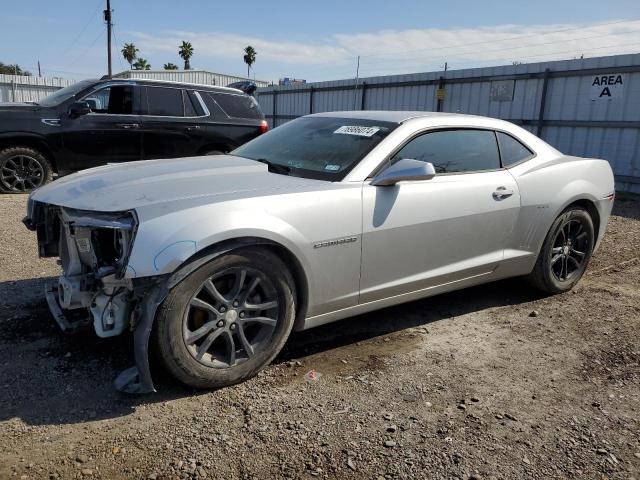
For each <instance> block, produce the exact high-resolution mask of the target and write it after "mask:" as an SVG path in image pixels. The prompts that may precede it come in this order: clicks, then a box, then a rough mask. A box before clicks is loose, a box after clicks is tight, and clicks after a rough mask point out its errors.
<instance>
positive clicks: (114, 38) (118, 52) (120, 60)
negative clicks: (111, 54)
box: [111, 24, 126, 70]
mask: <svg viewBox="0 0 640 480" xmlns="http://www.w3.org/2000/svg"><path fill="white" fill-rule="evenodd" d="M111 31H112V32H113V41H114V42H115V44H116V50H118V45H119V42H118V39H117V38H116V26H115V24H113V25H112V30H111ZM119 54H120V51H117V52H116V56H117V57H118V64H120V68H121V69H122V70H126V69H125V68H124V64H123V63H122V56H121V55H119Z"/></svg>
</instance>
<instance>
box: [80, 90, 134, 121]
mask: <svg viewBox="0 0 640 480" xmlns="http://www.w3.org/2000/svg"><path fill="white" fill-rule="evenodd" d="M84 101H85V102H87V103H88V104H89V106H90V107H91V111H92V112H94V113H110V114H114V115H118V114H119V115H130V114H132V113H133V87H132V86H130V85H123V86H113V87H107V88H103V89H101V90H98V91H96V92H93V93H90V94H89V95H88V96H86V97H85V98H84Z"/></svg>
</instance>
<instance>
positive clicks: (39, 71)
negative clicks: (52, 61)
mask: <svg viewBox="0 0 640 480" xmlns="http://www.w3.org/2000/svg"><path fill="white" fill-rule="evenodd" d="M38 76H39V77H41V76H42V70H40V60H38Z"/></svg>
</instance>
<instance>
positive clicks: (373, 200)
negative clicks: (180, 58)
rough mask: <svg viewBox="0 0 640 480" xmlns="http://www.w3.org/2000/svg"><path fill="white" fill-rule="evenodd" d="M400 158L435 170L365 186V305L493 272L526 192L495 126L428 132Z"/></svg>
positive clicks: (397, 156)
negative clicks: (428, 175) (507, 165)
mask: <svg viewBox="0 0 640 480" xmlns="http://www.w3.org/2000/svg"><path fill="white" fill-rule="evenodd" d="M402 158H412V159H416V160H423V161H426V162H431V163H433V165H434V167H435V169H436V176H435V177H434V178H432V179H431V180H424V181H415V182H400V183H398V184H397V185H395V186H386V187H382V186H379V187H375V186H372V185H370V184H368V183H365V185H364V186H363V240H362V274H361V285H360V303H366V302H370V301H375V300H378V299H381V298H386V297H390V296H394V295H399V294H402V293H407V292H412V291H417V290H422V289H428V288H431V287H435V286H438V285H442V284H447V283H451V282H457V281H460V280H463V279H466V278H470V277H473V276H478V275H488V274H490V273H491V272H492V271H493V270H494V269H495V268H496V267H497V266H498V264H499V263H500V261H501V260H502V258H503V256H504V248H505V245H506V242H507V240H508V238H509V236H510V235H511V234H512V232H513V229H514V227H515V223H516V220H517V215H518V211H519V207H520V197H519V193H518V188H517V184H516V182H515V180H514V178H513V177H512V176H511V174H510V173H509V172H508V171H507V170H505V169H501V168H500V158H499V150H498V146H497V141H496V136H495V132H493V131H490V130H478V129H447V130H438V131H429V132H427V133H423V134H420V135H418V136H417V137H415V138H413V139H412V140H410V141H409V142H408V143H406V144H405V145H404V146H403V147H402V148H401V149H400V150H399V151H397V153H395V154H394V155H393V156H392V157H391V158H390V159H389V160H388V162H389V163H390V164H391V163H393V162H395V161H397V160H399V159H402Z"/></svg>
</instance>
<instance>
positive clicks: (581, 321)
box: [0, 195, 640, 479]
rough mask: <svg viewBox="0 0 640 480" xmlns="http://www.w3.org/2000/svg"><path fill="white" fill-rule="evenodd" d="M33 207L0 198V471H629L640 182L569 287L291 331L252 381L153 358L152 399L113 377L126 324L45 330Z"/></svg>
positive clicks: (639, 420) (639, 292)
mask: <svg viewBox="0 0 640 480" xmlns="http://www.w3.org/2000/svg"><path fill="white" fill-rule="evenodd" d="M25 203H26V198H25V197H24V196H6V195H5V196H0V210H1V211H2V214H1V215H2V219H3V227H2V237H1V239H0V240H1V241H0V372H1V374H0V385H1V387H2V388H1V389H0V478H84V479H93V478H142V479H146V478H157V479H160V478H200V479H203V478H231V479H235V478H242V479H267V478H310V477H317V478H368V479H392V478H448V479H455V478H458V479H472V478H476V479H479V478H500V479H515V478H556V479H557V478H594V479H595V478H597V479H604V478H607V479H614V478H615V479H632V478H636V479H640V473H639V472H640V342H639V341H638V338H639V335H638V327H639V325H640V289H639V288H638V284H639V283H640V260H639V256H640V197H621V198H618V200H617V202H616V206H615V212H614V216H613V217H612V219H611V222H610V224H609V230H608V233H607V235H606V237H605V239H604V241H603V244H602V246H601V248H600V250H599V252H598V253H597V255H596V256H595V257H594V259H593V262H592V265H591V267H590V268H589V271H588V273H587V275H586V277H585V278H584V279H583V280H582V281H581V282H580V284H579V285H578V287H577V288H576V289H575V290H574V291H573V292H570V293H567V294H564V295H559V296H554V297H544V296H542V295H540V294H538V293H536V292H535V291H532V290H531V289H530V288H528V287H527V286H526V285H524V284H523V283H522V282H521V281H520V280H518V279H511V280H508V281H502V282H498V283H493V284H490V285H485V286H481V287H476V288H471V289H467V290H464V291H460V292H455V293H451V294H446V295H441V296H438V297H435V298H431V299H426V300H422V301H417V302H413V303H409V304H406V305H403V306H399V307H395V308H390V309H386V310H382V311H379V312H375V313H372V314H367V315H362V316H359V317H355V318H352V319H348V320H344V321H342V322H339V323H335V324H332V325H327V326H324V327H320V328H317V329H315V330H311V331H307V332H302V333H297V334H294V335H293V336H292V337H291V339H290V341H289V342H288V344H287V347H286V348H285V351H284V352H283V353H282V354H281V355H280V357H279V358H278V359H277V360H276V361H275V362H274V363H273V364H272V365H271V366H269V367H268V368H267V369H266V370H265V371H263V372H262V373H261V374H259V375H258V376H257V377H256V378H254V379H253V380H251V381H248V382H246V383H244V384H241V385H238V386H235V387H231V388H226V389H222V390H218V391H210V392H202V391H193V390H189V389H186V388H184V387H181V386H180V385H177V384H176V383H175V382H173V381H172V380H171V379H168V378H164V377H162V376H161V373H159V372H158V373H156V378H158V381H157V386H158V387H159V391H160V393H158V394H155V395H151V396H146V397H131V396H125V395H121V394H118V393H117V392H115V391H114V390H113V388H112V387H111V381H112V380H113V378H114V377H115V375H116V374H117V372H118V371H119V370H120V369H122V368H125V367H127V366H129V365H130V364H131V362H132V357H131V355H132V352H131V345H130V343H131V342H130V338H115V339H109V340H101V339H98V338H97V337H95V335H92V334H90V333H86V334H79V335H76V336H64V335H63V334H62V333H60V332H59V331H58V330H57V328H56V327H55V326H54V322H53V320H52V319H51V317H50V315H49V313H48V311H47V308H46V304H45V302H44V300H43V295H42V283H43V280H44V279H45V278H48V277H54V276H56V275H57V274H58V267H57V265H56V264H55V262H54V261H51V260H39V259H37V255H36V244H35V238H34V235H33V234H32V233H30V232H28V231H27V230H26V229H25V228H24V227H23V226H22V224H21V223H20V219H21V218H22V216H23V215H24V210H25ZM310 371H315V372H316V374H315V375H308V372H310ZM310 377H313V378H314V379H311V378H310Z"/></svg>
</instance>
